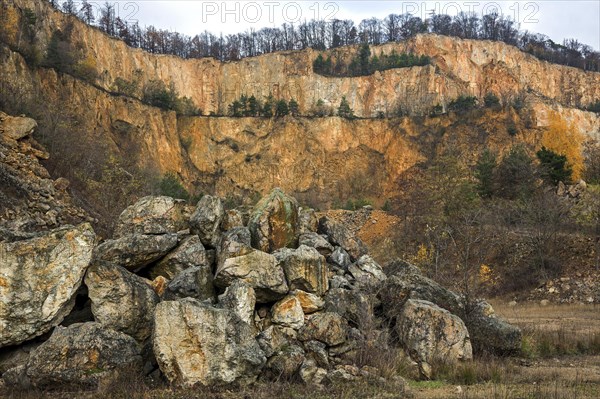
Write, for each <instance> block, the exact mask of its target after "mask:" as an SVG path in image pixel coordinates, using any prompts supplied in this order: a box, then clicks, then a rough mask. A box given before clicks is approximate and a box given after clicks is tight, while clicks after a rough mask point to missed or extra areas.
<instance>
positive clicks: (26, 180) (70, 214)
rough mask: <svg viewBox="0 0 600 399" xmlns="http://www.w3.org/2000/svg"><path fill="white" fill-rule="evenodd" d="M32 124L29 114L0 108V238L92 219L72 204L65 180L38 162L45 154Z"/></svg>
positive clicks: (22, 236) (10, 239)
mask: <svg viewBox="0 0 600 399" xmlns="http://www.w3.org/2000/svg"><path fill="white" fill-rule="evenodd" d="M36 127H37V123H36V121H34V120H33V119H31V118H25V117H13V116H9V115H7V114H5V113H3V112H0V242H2V241H14V240H18V239H24V238H31V237H32V236H33V234H35V233H36V232H41V231H48V230H50V229H53V228H57V227H59V226H61V225H64V224H74V225H76V224H80V223H81V222H84V221H92V219H91V218H89V217H88V216H87V215H86V213H85V212H84V211H83V210H82V209H80V208H78V207H77V206H75V205H74V204H73V201H72V200H71V197H70V196H69V194H68V193H67V191H66V190H67V188H68V186H69V181H68V180H66V179H62V178H59V179H56V180H53V179H52V178H51V177H50V174H49V173H48V171H47V170H46V169H45V168H44V167H43V166H42V165H41V164H40V160H45V159H48V157H49V154H48V152H47V151H46V150H45V149H43V147H42V146H41V145H40V144H38V143H37V142H36V141H35V140H34V139H33V138H32V136H31V135H32V133H33V131H34V130H35V129H36Z"/></svg>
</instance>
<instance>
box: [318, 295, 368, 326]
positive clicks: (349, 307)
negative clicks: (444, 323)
mask: <svg viewBox="0 0 600 399" xmlns="http://www.w3.org/2000/svg"><path fill="white" fill-rule="evenodd" d="M325 310H326V311H328V312H335V313H337V314H339V315H341V316H343V317H344V318H345V319H346V320H348V321H349V322H350V323H351V324H352V325H354V326H361V325H362V324H363V323H365V322H367V321H368V320H369V319H370V317H371V316H372V313H373V303H372V300H370V299H369V297H368V296H367V295H366V294H364V293H362V292H360V291H358V290H346V289H343V288H332V289H331V290H329V292H327V295H326V296H325Z"/></svg>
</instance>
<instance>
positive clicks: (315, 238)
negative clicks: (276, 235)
mask: <svg viewBox="0 0 600 399" xmlns="http://www.w3.org/2000/svg"><path fill="white" fill-rule="evenodd" d="M298 244H299V245H306V246H307V247H312V248H314V249H316V250H317V251H319V253H320V254H321V255H323V256H325V257H327V256H329V255H331V253H332V252H333V245H331V244H330V243H329V241H327V240H326V239H325V237H323V236H322V235H319V234H317V233H314V232H308V233H304V234H301V235H300V239H299V241H298Z"/></svg>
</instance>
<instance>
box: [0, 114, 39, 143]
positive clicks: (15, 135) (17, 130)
mask: <svg viewBox="0 0 600 399" xmlns="http://www.w3.org/2000/svg"><path fill="white" fill-rule="evenodd" d="M0 121H1V122H2V124H1V125H0V134H2V135H4V136H5V137H9V138H11V139H13V140H19V139H22V138H23V137H27V136H29V135H30V134H32V133H33V131H34V130H35V129H36V128H37V126H38V124H37V122H36V121H35V120H33V119H31V118H26V117H22V116H18V117H15V116H10V115H7V114H5V113H4V112H0Z"/></svg>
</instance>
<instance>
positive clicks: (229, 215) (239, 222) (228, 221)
mask: <svg viewBox="0 0 600 399" xmlns="http://www.w3.org/2000/svg"><path fill="white" fill-rule="evenodd" d="M235 227H244V216H243V215H242V212H240V211H239V210H237V209H230V210H228V211H225V216H224V217H223V221H222V222H221V230H223V231H228V230H231V229H233V228H235Z"/></svg>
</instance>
